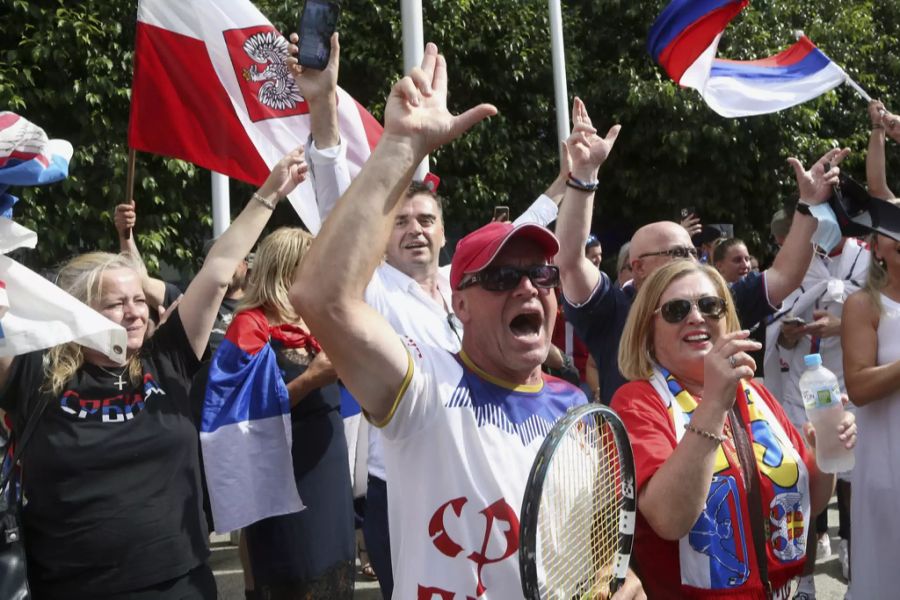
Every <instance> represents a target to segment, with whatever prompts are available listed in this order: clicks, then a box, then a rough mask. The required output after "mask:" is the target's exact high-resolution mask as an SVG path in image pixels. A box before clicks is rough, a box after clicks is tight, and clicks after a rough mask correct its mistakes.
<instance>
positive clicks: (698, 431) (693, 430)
mask: <svg viewBox="0 0 900 600" xmlns="http://www.w3.org/2000/svg"><path fill="white" fill-rule="evenodd" d="M684 428H685V429H687V430H688V431H690V432H691V433H696V434H697V435H700V436H703V437H705V438H706V439H708V440H712V441H714V442H718V443H719V444H721V443H722V442H724V441H725V440H727V439H728V438H727V437H726V436H724V435H716V434H715V433H712V432H711V431H705V430H703V429H698V428H697V427H694V426H693V425H691V424H690V423H685V424H684Z"/></svg>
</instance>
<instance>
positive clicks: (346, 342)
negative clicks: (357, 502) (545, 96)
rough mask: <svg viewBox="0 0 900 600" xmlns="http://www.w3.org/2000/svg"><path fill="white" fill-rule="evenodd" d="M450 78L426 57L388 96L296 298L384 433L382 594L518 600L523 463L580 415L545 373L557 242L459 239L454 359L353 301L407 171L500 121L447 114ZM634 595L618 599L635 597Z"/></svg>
mask: <svg viewBox="0 0 900 600" xmlns="http://www.w3.org/2000/svg"><path fill="white" fill-rule="evenodd" d="M446 76H447V74H446V62H445V60H444V58H443V57H442V56H439V55H438V54H437V49H436V48H435V46H434V45H433V44H429V45H428V46H427V47H426V49H425V57H424V60H423V64H422V66H421V68H416V69H414V70H413V72H412V73H411V75H410V76H408V77H405V78H403V79H402V80H401V81H400V82H398V83H397V84H396V85H395V86H394V88H393V90H392V92H391V95H390V96H389V98H388V101H387V105H386V108H385V129H384V134H383V135H382V137H381V139H380V141H379V143H378V145H377V146H376V148H375V149H374V150H373V152H372V155H371V157H370V158H369V160H368V162H366V164H365V165H364V166H363V168H362V170H361V171H360V173H359V175H358V176H357V178H356V179H355V180H354V182H353V183H352V184H351V186H350V188H349V189H348V190H347V192H346V193H345V194H344V196H343V197H342V199H341V200H340V201H339V202H338V203H337V205H336V207H335V209H334V211H333V213H332V214H331V216H330V217H329V218H328V219H327V220H326V221H325V223H324V226H323V227H322V230H321V232H320V233H319V235H318V237H317V239H316V240H315V242H313V244H312V247H311V248H310V250H309V253H308V255H307V256H306V257H305V259H304V260H303V262H302V264H301V265H300V268H299V269H298V274H297V279H296V281H295V284H294V286H293V288H292V290H291V299H292V302H293V304H294V306H295V308H296V309H297V311H298V313H299V314H302V315H303V318H304V320H305V321H306V322H307V324H308V325H309V327H310V329H311V331H312V332H313V333H314V334H315V335H316V337H317V339H319V341H320V342H321V344H322V346H323V348H325V349H326V351H327V352H328V353H329V357H330V358H331V360H332V362H333V363H334V365H335V367H336V368H337V371H338V373H339V374H340V375H341V378H342V379H343V381H344V383H345V384H346V385H347V387H348V389H349V390H350V391H351V392H352V393H353V395H354V397H355V398H356V399H357V400H358V401H359V403H360V405H361V406H362V407H363V409H364V410H365V412H366V414H367V417H368V419H369V420H370V421H371V422H372V423H374V424H376V425H377V426H379V427H381V430H382V433H383V439H384V441H385V443H384V458H385V463H386V467H387V475H388V481H389V482H390V485H389V486H388V497H389V505H390V507H391V509H390V515H389V518H390V524H391V550H392V556H393V558H394V565H393V566H394V596H393V597H394V598H400V599H406V598H422V597H425V598H433V597H441V598H449V597H466V596H468V597H488V598H515V597H521V594H522V591H521V584H520V581H519V565H518V554H517V551H518V545H519V540H518V531H519V522H518V521H519V518H518V513H519V508H520V506H521V502H522V498H523V496H524V488H525V483H526V481H527V479H528V474H529V472H530V469H531V464H532V462H533V460H534V457H535V456H536V455H537V451H538V449H539V447H540V445H541V443H542V441H543V438H544V436H545V435H546V433H547V432H548V431H549V430H550V428H551V427H552V425H553V423H554V422H555V420H556V419H558V418H559V417H560V416H561V415H563V414H564V413H565V412H566V410H567V409H568V408H570V407H572V406H574V405H577V404H580V403H583V402H585V398H584V394H582V393H581V391H580V390H578V389H577V388H575V387H573V386H571V385H569V384H567V383H565V382H561V381H559V380H556V379H554V378H550V377H547V376H544V375H543V374H542V373H541V368H540V365H541V363H542V362H543V361H544V359H545V358H546V356H547V351H548V348H549V340H550V330H551V329H552V319H553V317H554V316H555V311H556V300H555V297H554V294H553V289H552V288H553V287H555V286H556V285H557V284H558V281H559V279H558V271H557V270H556V269H555V268H554V267H553V266H552V265H549V260H550V258H551V257H552V256H553V255H554V254H555V253H556V251H557V249H558V241H557V240H556V238H555V236H553V234H552V233H550V232H549V231H548V230H546V229H544V228H543V227H540V226H537V225H521V226H519V227H514V226H513V225H511V224H508V223H491V224H489V225H486V226H485V227H483V228H481V229H479V230H477V231H475V232H474V233H472V234H470V235H469V236H466V238H464V239H463V240H461V242H460V244H459V245H458V247H457V252H456V254H455V255H454V258H453V262H452V266H451V272H450V285H451V287H452V289H453V293H452V297H451V302H452V308H453V312H454V313H455V314H456V316H457V317H458V318H459V320H460V321H461V322H462V324H463V326H464V333H463V336H462V350H461V351H460V352H459V353H458V354H452V353H450V352H448V351H446V350H443V349H441V348H438V347H435V346H429V345H426V344H423V343H421V342H420V340H416V339H413V338H411V337H409V336H400V335H398V334H397V333H396V332H395V331H394V330H393V329H392V328H391V327H390V325H389V323H388V322H387V321H386V320H385V318H384V317H382V316H381V315H380V314H379V313H378V312H377V311H375V310H374V309H373V308H372V307H370V306H369V305H367V304H366V303H365V299H364V291H365V288H366V286H367V285H368V282H369V281H370V279H371V278H372V275H373V273H374V272H375V269H376V268H377V267H378V264H379V263H380V261H381V256H379V255H378V253H373V252H372V249H373V248H384V247H386V245H387V243H388V239H389V237H390V235H391V234H390V230H391V227H392V223H393V220H394V218H395V215H396V211H397V210H398V207H399V206H400V204H401V203H400V200H401V196H402V195H403V190H404V189H405V187H406V183H407V182H408V181H409V179H410V178H411V176H412V174H413V172H414V169H415V167H416V166H417V165H418V164H419V162H420V161H421V160H422V158H423V157H424V156H425V155H426V154H428V153H430V152H431V151H432V150H434V149H436V148H437V147H439V146H441V145H443V144H445V143H447V142H449V141H451V140H453V139H454V138H456V137H458V136H460V135H461V134H462V133H464V132H465V131H466V130H467V129H469V128H470V127H472V126H474V125H475V124H476V123H478V122H479V121H481V120H482V119H484V118H486V117H488V116H490V115H492V114H494V113H495V112H496V109H494V107H492V106H490V105H480V106H478V107H476V108H473V109H470V110H469V111H466V112H464V113H463V114H461V115H459V116H452V115H451V114H450V113H449V112H448V111H447V108H446V93H447V90H446V85H447V79H446ZM584 237H586V235H585V236H584ZM584 237H582V239H584ZM579 246H580V244H579ZM579 251H580V249H579ZM633 585H634V584H633V583H632V584H631V585H630V586H629V587H627V589H626V590H625V593H621V592H620V596H618V597H622V598H626V597H628V598H630V597H635V596H634V594H635V587H633ZM639 587H640V586H639V585H638V586H637V589H638V590H639ZM618 597H617V598H618Z"/></svg>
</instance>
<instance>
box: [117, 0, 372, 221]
mask: <svg viewBox="0 0 900 600" xmlns="http://www.w3.org/2000/svg"><path fill="white" fill-rule="evenodd" d="M285 57H287V42H286V41H285V40H284V38H283V37H282V36H281V34H280V33H279V32H278V31H276V30H275V28H274V27H273V26H272V25H271V23H269V21H268V20H267V19H266V18H265V17H264V16H263V15H262V13H260V12H259V10H257V8H256V7H255V6H253V5H252V4H251V3H250V2H248V1H247V0H141V2H140V5H139V7H138V22H137V33H136V40H135V59H134V82H133V84H132V92H131V93H132V96H131V122H130V124H129V131H128V142H129V145H130V146H131V147H132V148H134V149H136V150H142V151H145V152H151V153H154V154H163V155H166V156H173V157H176V158H180V159H183V160H187V161H189V162H192V163H194V164H196V165H199V166H201V167H204V168H207V169H210V170H213V171H218V172H219V173H223V174H225V175H228V176H229V177H234V178H236V179H240V180H242V181H246V182H249V183H251V184H253V185H261V184H262V183H263V181H265V179H266V177H267V176H268V174H269V171H270V169H271V167H272V166H274V165H275V163H277V162H278V161H279V160H280V159H281V158H282V157H283V156H284V155H285V154H287V153H288V152H289V151H290V150H292V149H293V148H296V147H297V146H298V145H300V144H303V143H305V142H306V139H307V137H308V135H309V107H308V106H307V103H306V102H305V101H304V99H303V97H302V96H301V95H300V90H299V89H298V88H297V85H296V83H295V82H294V79H293V77H292V76H291V74H290V72H289V71H288V68H287V65H286V64H285V62H284V59H285ZM338 125H339V127H340V132H341V138H342V139H343V140H344V141H345V142H346V144H347V159H348V162H349V163H350V165H349V166H350V175H351V177H352V176H355V175H356V173H357V172H358V171H359V168H360V167H361V166H362V164H363V163H364V162H365V161H366V159H368V157H369V153H370V151H371V149H372V148H373V147H374V146H375V143H376V142H377V141H378V137H379V136H380V135H381V129H382V128H381V125H380V124H379V123H378V122H377V121H376V120H375V119H374V117H372V115H370V114H369V113H368V112H367V111H366V109H365V108H363V107H362V106H361V105H360V104H359V103H357V102H356V101H355V100H354V99H353V98H352V97H351V96H350V95H349V94H347V93H346V92H345V91H344V90H342V89H340V88H338ZM290 201H291V204H292V205H293V206H294V208H295V210H296V211H297V213H298V214H299V215H300V218H301V219H302V220H303V223H304V224H305V225H306V226H307V228H309V230H310V231H312V232H313V233H316V232H318V230H319V227H320V226H321V220H320V218H319V212H318V210H317V208H316V203H315V196H314V193H313V187H312V182H311V181H309V180H307V181H305V182H303V184H302V185H300V186H299V187H298V188H297V190H296V191H294V192H293V193H292V194H291V196H290Z"/></svg>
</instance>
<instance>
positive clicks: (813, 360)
mask: <svg viewBox="0 0 900 600" xmlns="http://www.w3.org/2000/svg"><path fill="white" fill-rule="evenodd" d="M803 362H804V363H806V366H807V367H821V366H822V355H821V354H807V355H806V356H804V357H803Z"/></svg>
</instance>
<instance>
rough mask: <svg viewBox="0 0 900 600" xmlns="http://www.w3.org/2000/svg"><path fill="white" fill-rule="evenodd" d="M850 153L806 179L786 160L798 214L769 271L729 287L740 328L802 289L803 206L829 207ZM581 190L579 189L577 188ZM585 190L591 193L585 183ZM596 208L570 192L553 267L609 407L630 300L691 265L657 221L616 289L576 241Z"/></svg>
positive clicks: (677, 236)
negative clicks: (669, 270) (679, 263)
mask: <svg viewBox="0 0 900 600" xmlns="http://www.w3.org/2000/svg"><path fill="white" fill-rule="evenodd" d="M848 153H849V150H838V149H835V150H831V151H829V152H828V153H827V154H825V156H823V157H822V158H820V159H819V160H818V161H817V162H816V163H815V164H814V165H813V166H812V167H811V168H810V169H809V170H808V171H807V170H805V169H804V167H803V165H802V164H801V163H800V162H799V161H798V160H797V159H794V158H791V159H789V162H790V164H791V166H792V167H793V168H794V172H795V175H796V177H797V183H798V186H799V191H800V201H799V202H798V210H797V211H796V213H795V217H794V220H793V223H792V225H791V229H790V232H789V233H788V236H787V239H785V242H784V246H782V248H781V250H780V251H779V253H778V255H777V256H776V257H775V261H774V262H773V264H772V266H771V268H769V269H768V270H766V271H765V272H764V273H750V274H749V275H747V276H746V277H744V278H742V279H741V280H739V281H737V282H735V283H734V284H732V285H731V292H732V295H733V298H734V303H735V306H736V308H737V311H738V315H739V316H740V318H741V325H742V327H744V328H745V329H749V328H750V327H752V326H754V325H755V324H757V323H758V322H760V321H761V320H762V319H764V318H765V317H767V316H768V315H770V314H772V313H773V312H774V311H775V310H776V307H777V306H778V305H780V304H781V302H782V300H784V299H785V298H786V297H787V295H788V294H790V293H791V292H792V291H793V290H795V289H796V288H797V287H799V286H800V284H801V282H802V281H803V276H804V274H805V272H806V268H807V266H808V265H809V262H810V260H812V254H813V246H812V243H811V240H812V236H813V234H814V233H815V230H816V225H817V221H816V219H815V218H814V217H812V216H810V215H809V206H811V205H815V204H821V203H822V202H825V201H827V199H828V197H829V196H830V195H831V193H832V189H831V186H832V185H833V184H834V183H836V182H837V176H838V173H839V169H838V168H837V167H836V166H835V165H837V164H838V163H840V161H841V160H843V159H844V157H845V156H846V155H847V154H848ZM583 183H584V182H583ZM586 183H587V185H585V186H582V187H584V188H592V187H596V186H595V185H594V184H596V183H597V182H586ZM593 206H594V192H593V191H591V190H589V189H578V188H573V187H569V188H568V189H567V191H566V196H565V201H564V202H563V203H562V208H561V209H560V213H559V220H558V222H557V226H556V233H557V235H558V236H559V239H560V251H559V254H558V255H557V258H556V264H557V265H558V266H559V268H560V274H561V276H562V284H563V310H564V311H565V315H566V319H567V320H568V321H569V322H570V323H571V324H572V325H573V326H574V328H575V332H576V334H577V335H578V336H579V337H580V338H581V339H582V340H583V341H584V342H585V344H586V345H587V347H588V350H589V351H590V353H591V356H593V358H594V361H595V362H596V363H597V368H598V369H599V371H600V399H601V401H602V402H603V403H604V404H609V402H610V400H611V399H612V397H613V394H614V393H615V392H616V390H617V389H619V387H621V386H622V385H623V384H624V383H625V378H624V377H622V374H621V373H619V366H618V352H619V339H620V338H621V337H622V331H623V330H624V328H625V320H626V318H627V317H628V311H629V310H630V309H631V303H632V301H633V300H634V297H635V294H636V293H637V291H638V290H639V289H640V287H641V285H642V284H643V282H644V281H645V280H646V279H647V278H648V277H649V276H650V275H651V274H652V273H653V272H654V271H655V270H656V269H658V268H660V267H661V266H663V265H665V264H667V263H669V262H671V261H673V260H680V259H686V260H697V250H696V248H694V245H693V244H692V243H691V238H690V236H689V235H688V232H687V230H685V229H684V228H683V227H682V226H681V225H679V224H678V223H673V222H669V221H660V222H656V223H650V224H649V225H645V226H643V227H641V228H640V229H638V230H637V232H636V233H635V234H634V236H633V237H632V238H631V248H630V250H629V261H630V264H631V269H632V275H633V277H634V279H633V281H632V283H631V285H626V286H624V287H623V288H619V287H618V286H616V285H614V284H613V282H612V281H610V279H609V277H608V276H607V275H606V274H605V273H603V272H601V271H599V270H598V269H597V268H596V267H594V266H593V265H592V264H591V262H590V261H589V260H588V259H587V258H585V257H584V252H583V248H582V245H581V244H580V242H579V240H583V239H585V238H586V237H587V235H588V233H589V231H588V228H589V227H590V224H591V218H592V216H593Z"/></svg>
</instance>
